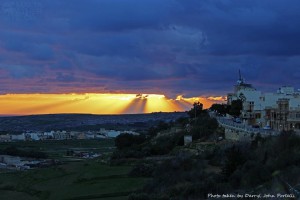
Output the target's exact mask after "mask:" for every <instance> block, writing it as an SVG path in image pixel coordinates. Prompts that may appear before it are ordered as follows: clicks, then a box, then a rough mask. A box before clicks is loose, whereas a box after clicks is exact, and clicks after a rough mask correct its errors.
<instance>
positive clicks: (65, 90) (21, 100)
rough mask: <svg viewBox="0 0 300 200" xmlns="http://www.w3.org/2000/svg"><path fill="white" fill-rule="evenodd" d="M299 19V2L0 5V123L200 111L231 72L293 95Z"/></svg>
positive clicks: (140, 0)
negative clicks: (52, 116)
mask: <svg viewBox="0 0 300 200" xmlns="http://www.w3.org/2000/svg"><path fill="white" fill-rule="evenodd" d="M299 10H300V1H298V0H287V1H282V0H242V1H241V0H222V1H221V0H220V1H216V0H212V1H200V0H0V104H1V108H0V115H1V114H41V113H43V114H44V113H66V112H67V113H69V112H72V113H96V114H101V113H112V114H116V113H139V112H154V111H155V112H156V111H175V110H176V111H183V110H188V109H189V108H190V106H191V104H192V103H193V101H196V100H200V101H201V102H203V103H204V104H205V106H207V107H208V106H209V105H210V104H211V103H214V102H224V98H222V97H224V96H226V94H227V93H228V92H230V91H232V85H233V84H235V82H236V80H237V76H238V69H241V71H242V73H243V75H244V77H245V79H246V81H248V82H251V83H252V84H253V85H254V86H255V87H256V88H258V89H260V90H262V91H274V90H276V89H277V88H278V87H280V86H282V85H292V86H294V87H295V88H300V84H299V80H300V66H299V65H300V56H299V55H300V46H299V44H300V37H299V35H300V22H299V19H300V12H299ZM139 94H142V95H139ZM217 100H221V101H217Z"/></svg>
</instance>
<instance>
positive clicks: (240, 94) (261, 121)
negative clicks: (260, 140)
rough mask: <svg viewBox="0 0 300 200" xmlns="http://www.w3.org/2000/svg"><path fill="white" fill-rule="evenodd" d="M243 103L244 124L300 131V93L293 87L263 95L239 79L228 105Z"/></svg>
mask: <svg viewBox="0 0 300 200" xmlns="http://www.w3.org/2000/svg"><path fill="white" fill-rule="evenodd" d="M237 99H240V100H241V101H242V102H243V110H242V112H241V116H240V117H241V118H242V119H243V120H244V123H246V124H250V125H254V124H255V125H259V126H260V127H264V126H271V128H273V129H276V130H295V129H300V93H299V91H295V89H294V88H293V87H291V86H282V87H280V88H279V89H278V90H277V92H274V93H263V92H261V91H258V90H256V89H255V88H254V87H253V86H252V85H251V84H247V83H245V81H244V79H243V78H242V77H241V75H240V77H239V80H238V81H237V84H236V85H235V86H234V92H233V93H230V94H228V96H227V103H228V104H229V105H230V104H231V102H232V101H233V100H237Z"/></svg>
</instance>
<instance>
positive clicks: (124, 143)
mask: <svg viewBox="0 0 300 200" xmlns="http://www.w3.org/2000/svg"><path fill="white" fill-rule="evenodd" d="M145 140H146V138H145V136H143V135H132V134H128V133H125V134H121V135H118V136H117V137H116V139H115V145H116V147H117V148H118V149H125V148H128V147H131V146H134V145H138V144H142V143H143V142H145Z"/></svg>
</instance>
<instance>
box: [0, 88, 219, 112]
mask: <svg viewBox="0 0 300 200" xmlns="http://www.w3.org/2000/svg"><path fill="white" fill-rule="evenodd" d="M196 101H200V102H201V103H203V105H204V107H205V108H207V107H209V106H210V105H211V104H212V102H213V101H215V100H213V99H209V98H205V97H193V98H184V97H183V96H178V97H177V98H176V99H170V98H167V97H166V96H165V95H162V94H113V93H103V94H101V93H85V94H76V93H69V94H4V95H0V104H1V110H0V115H32V114H54V113H89V114H132V113H151V112H174V111H187V110H189V109H191V107H192V105H193V103H194V102H196Z"/></svg>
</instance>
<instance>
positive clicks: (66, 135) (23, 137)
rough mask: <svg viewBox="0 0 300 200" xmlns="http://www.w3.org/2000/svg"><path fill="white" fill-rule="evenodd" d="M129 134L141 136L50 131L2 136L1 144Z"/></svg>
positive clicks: (119, 132) (115, 133)
mask: <svg viewBox="0 0 300 200" xmlns="http://www.w3.org/2000/svg"><path fill="white" fill-rule="evenodd" d="M123 133H128V134H133V135H139V133H137V132H134V131H116V130H106V129H104V128H101V129H100V130H99V131H87V132H82V131H49V132H32V131H26V132H24V133H21V134H5V135H0V142H10V141H39V140H68V139H79V140H80V139H81V140H83V139H103V138H114V137H117V136H118V135H120V134H123Z"/></svg>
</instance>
